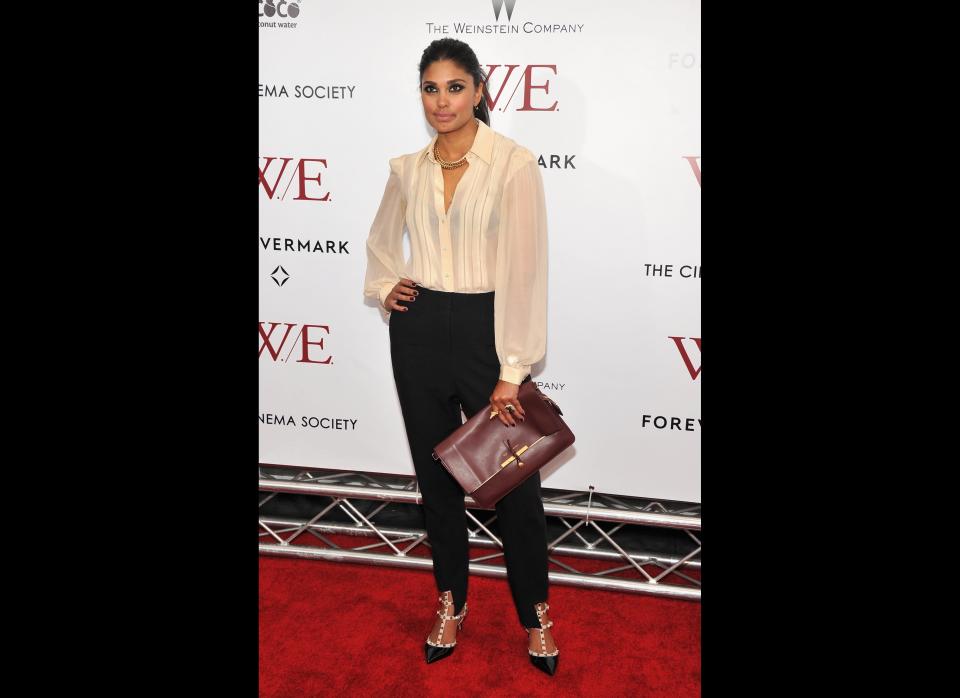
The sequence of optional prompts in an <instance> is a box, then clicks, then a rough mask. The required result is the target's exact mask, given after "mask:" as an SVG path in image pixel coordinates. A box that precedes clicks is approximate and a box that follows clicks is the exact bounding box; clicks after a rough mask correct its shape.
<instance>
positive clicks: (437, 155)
mask: <svg viewBox="0 0 960 698" xmlns="http://www.w3.org/2000/svg"><path fill="white" fill-rule="evenodd" d="M439 146H440V141H439V139H438V140H437V141H435V142H434V144H433V157H434V158H436V160H437V162H438V163H440V167H442V168H443V169H445V170H455V169H457V168H458V167H462V166H463V164H464V163H465V162H466V161H467V154H466V153H464V154H463V157H462V158H460V159H459V160H457V161H456V162H447V161H446V160H444V159H443V158H442V157H440V150H439ZM467 152H469V151H467Z"/></svg>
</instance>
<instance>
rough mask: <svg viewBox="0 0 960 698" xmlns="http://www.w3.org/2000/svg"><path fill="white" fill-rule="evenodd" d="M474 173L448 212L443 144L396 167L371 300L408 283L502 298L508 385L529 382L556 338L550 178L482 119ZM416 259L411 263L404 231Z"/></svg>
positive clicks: (498, 323)
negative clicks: (550, 292)
mask: <svg viewBox="0 0 960 698" xmlns="http://www.w3.org/2000/svg"><path fill="white" fill-rule="evenodd" d="M476 121H477V124H478V128H477V135H476V137H475V138H474V142H473V146H472V147H471V148H470V150H469V152H468V153H467V162H468V163H469V167H468V168H467V171H466V172H465V173H464V174H463V177H462V178H461V179H460V182H459V183H458V184H457V188H456V191H455V192H454V196H453V201H452V202H451V204H450V210H449V212H446V213H445V212H444V210H443V173H442V170H441V167H440V164H439V163H438V162H437V161H436V160H435V159H434V156H433V144H434V142H435V141H436V139H437V137H436V136H434V137H433V140H431V141H430V143H429V144H428V145H427V146H426V147H425V148H423V149H422V150H420V151H418V152H416V153H411V154H409V155H401V156H400V157H396V158H392V159H391V160H390V176H389V178H388V179H387V186H386V189H385V190H384V192H383V199H382V201H381V202H380V208H379V209H378V210H377V214H376V216H375V217H374V220H373V225H372V226H371V227H370V235H369V237H368V239H367V273H366V279H365V280H364V295H365V296H367V297H368V298H375V299H377V300H378V301H379V302H380V308H381V309H382V310H383V312H385V313H386V312H387V311H386V309H384V308H383V301H384V299H386V297H387V295H388V294H389V293H390V291H391V290H393V287H394V286H395V285H396V283H397V282H398V281H399V280H400V278H401V277H405V278H408V279H412V280H413V281H416V282H417V283H418V284H420V285H421V286H424V287H426V288H430V289H434V290H436V291H455V292H458V293H484V292H487V291H496V295H495V296H494V334H495V338H496V349H497V356H498V357H499V359H500V379H501V380H505V381H509V382H510V383H517V384H519V383H521V382H522V381H523V379H524V378H525V377H526V376H527V375H528V374H529V373H530V366H531V365H532V364H534V363H536V362H537V361H539V360H540V359H542V358H543V356H544V353H545V352H546V339H547V214H546V204H545V202H544V195H543V179H542V177H541V175H540V167H539V165H538V164H537V159H536V157H535V156H534V155H533V153H531V152H530V151H529V150H528V149H526V148H524V147H522V146H520V145H518V144H517V143H515V142H514V141H512V140H511V139H509V138H507V137H506V136H503V135H501V134H499V133H497V132H496V131H494V130H493V129H491V128H490V127H489V126H487V125H486V124H485V123H483V122H482V121H480V120H479V119H477V120H476ZM404 228H406V230H407V232H408V234H409V235H410V253H411V255H410V259H409V260H404V258H403V230H404Z"/></svg>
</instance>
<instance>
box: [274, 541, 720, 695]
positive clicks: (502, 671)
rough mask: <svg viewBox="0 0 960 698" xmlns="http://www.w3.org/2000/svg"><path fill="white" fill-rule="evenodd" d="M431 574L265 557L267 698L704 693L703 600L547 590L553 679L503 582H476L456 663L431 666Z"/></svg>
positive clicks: (573, 589) (472, 584) (484, 579)
mask: <svg viewBox="0 0 960 698" xmlns="http://www.w3.org/2000/svg"><path fill="white" fill-rule="evenodd" d="M436 597H437V594H436V590H435V588H434V582H433V574H432V572H429V571H422V570H405V569H399V568H393V567H374V566H370V565H358V564H348V563H335V562H326V561H318V560H302V559H291V558H277V557H261V558H260V696H261V698H310V697H312V696H334V695H337V696H339V695H341V694H347V695H351V696H373V695H377V696H391V697H393V696H417V698H420V697H421V696H424V695H430V696H443V697H446V696H504V697H507V696H510V697H511V698H513V697H515V696H631V697H635V696H657V697H658V698H660V697H664V698H683V697H685V696H699V695H700V608H701V607H700V603H698V602H691V601H677V600H670V599H662V598H658V597H653V596H645V595H639V594H622V593H618V592H609V591H596V590H592V589H589V590H588V589H580V588H576V587H568V586H560V585H552V586H551V587H550V600H549V601H550V606H551V608H550V614H551V617H552V618H553V620H554V623H555V626H554V631H555V637H556V639H557V644H558V645H559V647H560V667H559V670H558V672H557V675H556V676H554V677H553V678H551V677H548V676H546V675H544V674H541V673H540V672H539V671H538V670H537V669H536V668H534V667H533V665H531V664H530V660H529V659H528V657H527V651H526V637H527V636H526V633H525V632H524V631H523V629H522V628H521V626H520V623H519V621H518V620H517V616H516V611H515V610H514V608H513V602H512V600H511V597H510V590H509V588H508V586H507V582H506V580H505V579H492V578H488V577H471V578H470V590H469V596H468V599H467V600H468V602H469V604H470V611H469V613H468V615H467V618H466V620H465V621H464V624H463V630H462V631H461V632H460V634H459V638H458V643H457V649H456V651H455V652H454V654H453V656H451V657H448V658H446V659H443V660H441V661H439V662H437V663H435V664H430V665H428V664H426V663H425V662H424V659H423V642H424V639H425V638H426V636H427V633H428V632H429V630H430V627H431V626H432V624H433V616H432V614H433V612H434V609H435V607H436Z"/></svg>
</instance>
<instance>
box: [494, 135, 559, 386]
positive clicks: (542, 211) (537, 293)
mask: <svg viewBox="0 0 960 698" xmlns="http://www.w3.org/2000/svg"><path fill="white" fill-rule="evenodd" d="M494 332H495V341H496V349H497V356H498V357H499V359H500V379H501V380H504V381H508V382H510V383H516V384H520V383H522V382H523V379H524V378H525V377H526V376H527V374H529V373H530V367H531V365H532V364H535V363H536V362H537V361H539V360H540V359H542V358H543V356H544V354H545V353H546V345H547V210H546V202H545V200H544V194H543V178H542V176H541V174H540V166H539V165H538V164H537V160H536V159H535V158H533V157H532V155H531V154H529V153H527V154H525V156H524V158H523V161H522V162H521V164H520V165H519V166H517V167H516V169H514V170H513V171H512V174H510V175H509V176H508V179H507V182H506V184H505V185H504V189H503V206H502V213H501V218H500V226H499V231H498V239H497V273H496V295H495V296H494Z"/></svg>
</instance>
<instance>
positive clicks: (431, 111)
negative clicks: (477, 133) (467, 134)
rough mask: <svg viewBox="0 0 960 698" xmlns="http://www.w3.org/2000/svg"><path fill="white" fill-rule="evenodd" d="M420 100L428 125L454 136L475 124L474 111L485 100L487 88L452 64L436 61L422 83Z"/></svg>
mask: <svg viewBox="0 0 960 698" xmlns="http://www.w3.org/2000/svg"><path fill="white" fill-rule="evenodd" d="M420 98H421V99H422V100H423V113H424V114H425V115H426V117H427V121H428V122H429V123H430V125H431V126H433V128H435V129H436V130H437V132H439V133H452V132H453V131H456V130H458V129H461V128H463V127H464V126H465V125H467V124H469V123H471V122H472V121H473V108H474V107H475V106H477V105H478V104H480V100H481V99H483V86H482V85H481V86H480V87H479V88H475V87H474V86H473V78H472V77H470V74H469V73H467V72H466V71H464V70H463V68H461V67H460V66H458V65H457V64H456V63H454V62H453V61H450V60H442V61H434V62H433V63H431V64H430V65H429V66H428V67H427V69H426V70H425V71H423V79H422V80H421V81H420Z"/></svg>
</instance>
